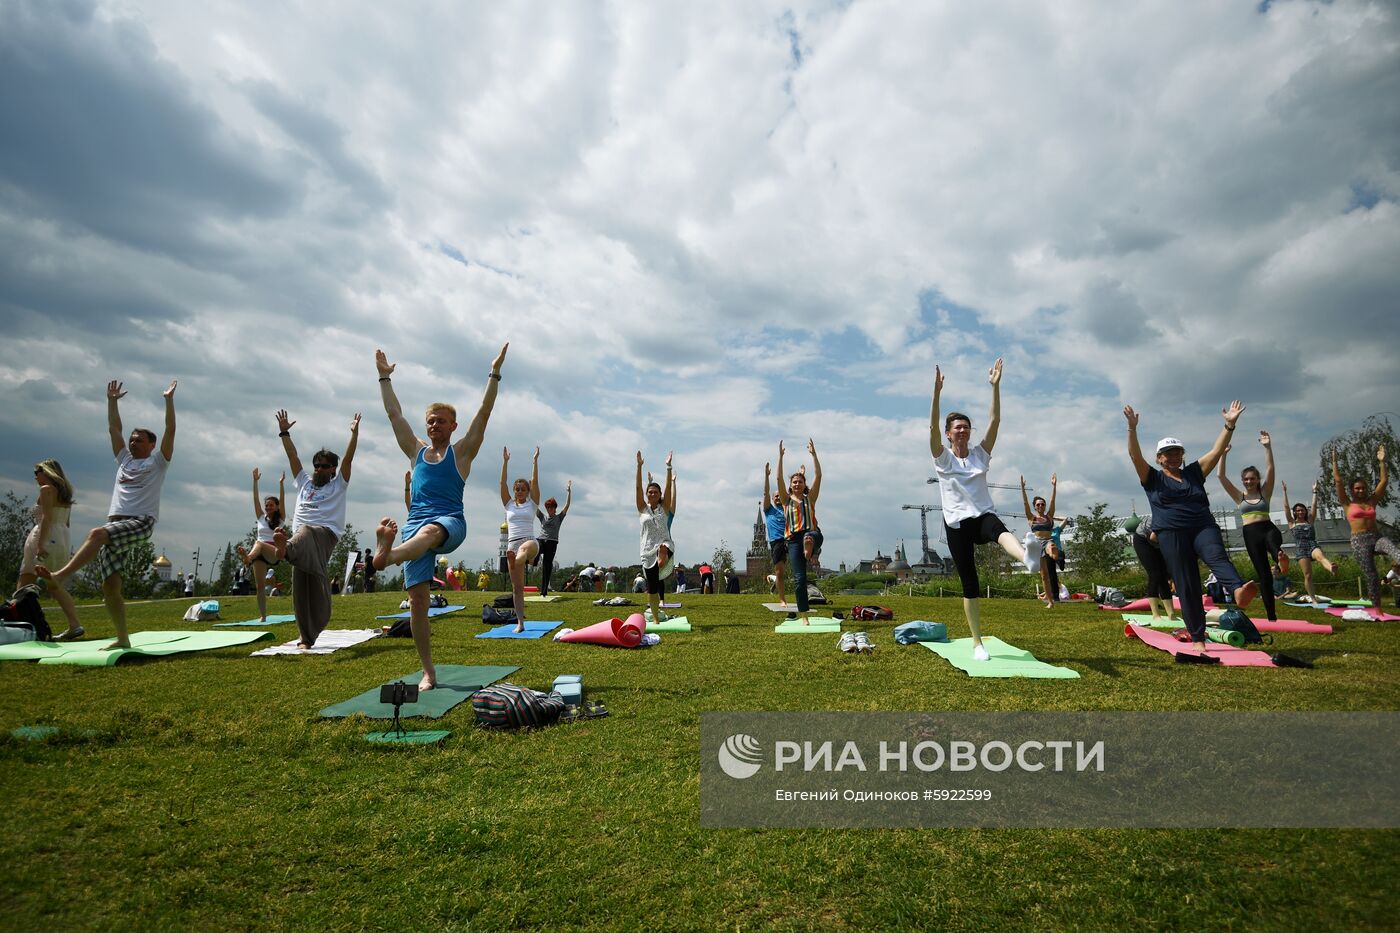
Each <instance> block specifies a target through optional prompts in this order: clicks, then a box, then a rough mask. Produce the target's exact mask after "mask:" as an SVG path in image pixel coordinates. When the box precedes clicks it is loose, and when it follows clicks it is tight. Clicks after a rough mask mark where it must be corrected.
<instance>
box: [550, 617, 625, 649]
mask: <svg viewBox="0 0 1400 933" xmlns="http://www.w3.org/2000/svg"><path fill="white" fill-rule="evenodd" d="M645 631H646V620H645V619H643V618H642V615H641V613H639V612H634V613H632V615H630V616H628V617H627V621H626V622H624V621H622V620H621V619H609V620H607V621H606V622H598V623H596V624H594V625H590V626H588V627H586V628H581V629H579V630H578V631H576V632H570V633H569V634H567V635H564V636H561V637H560V638H559V640H560V641H572V642H578V643H580V644H585V645H606V646H608V647H609V648H635V647H637V646H638V645H640V644H641V643H642V635H643V633H644V632H645Z"/></svg>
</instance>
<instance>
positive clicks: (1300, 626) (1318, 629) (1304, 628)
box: [1249, 619, 1332, 635]
mask: <svg viewBox="0 0 1400 933" xmlns="http://www.w3.org/2000/svg"><path fill="white" fill-rule="evenodd" d="M1249 621H1251V622H1253V623H1254V627H1255V628H1257V629H1258V630H1259V631H1261V632H1295V633H1297V634H1299V635H1331V634H1332V626H1330V625H1322V624H1320V623H1317V622H1304V621H1303V620H1302V619H1274V620H1273V621H1272V622H1270V621H1269V620H1268V619H1250V620H1249Z"/></svg>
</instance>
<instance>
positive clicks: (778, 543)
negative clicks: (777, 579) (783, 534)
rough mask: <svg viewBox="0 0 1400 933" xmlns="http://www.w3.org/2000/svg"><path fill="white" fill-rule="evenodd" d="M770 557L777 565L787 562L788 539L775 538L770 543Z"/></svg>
mask: <svg viewBox="0 0 1400 933" xmlns="http://www.w3.org/2000/svg"><path fill="white" fill-rule="evenodd" d="M768 556H769V557H771V558H773V563H774V564H775V565H776V564H781V563H782V562H783V561H785V560H787V538H774V539H773V540H772V541H769V542H768Z"/></svg>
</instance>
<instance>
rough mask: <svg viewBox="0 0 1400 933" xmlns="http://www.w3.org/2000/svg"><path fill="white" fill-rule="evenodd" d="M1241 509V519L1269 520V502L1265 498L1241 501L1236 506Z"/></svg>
mask: <svg viewBox="0 0 1400 933" xmlns="http://www.w3.org/2000/svg"><path fill="white" fill-rule="evenodd" d="M1235 508H1237V509H1239V513H1240V518H1268V517H1269V500H1268V499H1265V498H1262V497H1261V498H1258V499H1253V500H1250V499H1241V500H1240V501H1239V504H1238V505H1236V506H1235Z"/></svg>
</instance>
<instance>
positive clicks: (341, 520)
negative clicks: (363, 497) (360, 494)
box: [293, 469, 349, 538]
mask: <svg viewBox="0 0 1400 933" xmlns="http://www.w3.org/2000/svg"><path fill="white" fill-rule="evenodd" d="M293 482H295V483H296V486H297V510H296V524H297V527H298V528H299V527H301V526H302V525H316V526H318V527H320V528H325V529H328V530H329V531H331V532H333V533H334V534H335V536H336V537H337V538H338V537H340V536H341V535H343V534H345V490H346V489H347V488H349V484H347V483H346V482H345V480H343V479H341V476H340V473H339V472H338V471H337V472H336V474H335V476H334V477H332V478H331V479H330V480H329V481H328V482H327V483H326V485H324V486H317V485H316V484H315V483H313V482H312V481H311V474H310V473H307V472H306V470H305V469H303V470H302V471H301V472H300V473H298V474H297V478H296V479H295V480H293Z"/></svg>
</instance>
